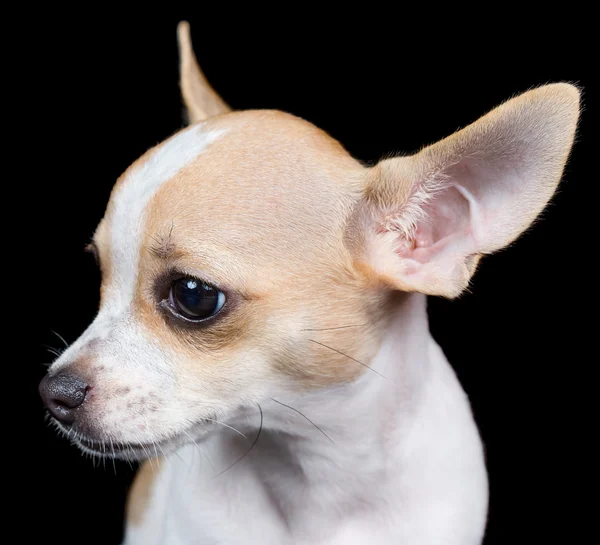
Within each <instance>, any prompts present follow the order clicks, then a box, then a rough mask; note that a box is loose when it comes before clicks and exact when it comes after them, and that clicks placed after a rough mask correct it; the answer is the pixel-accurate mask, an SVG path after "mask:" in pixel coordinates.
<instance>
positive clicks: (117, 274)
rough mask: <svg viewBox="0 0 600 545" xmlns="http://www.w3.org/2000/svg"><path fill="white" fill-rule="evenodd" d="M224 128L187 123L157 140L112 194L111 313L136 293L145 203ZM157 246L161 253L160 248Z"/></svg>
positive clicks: (221, 132) (131, 298)
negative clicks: (211, 129)
mask: <svg viewBox="0 0 600 545" xmlns="http://www.w3.org/2000/svg"><path fill="white" fill-rule="evenodd" d="M224 132H225V131H224V130H213V131H206V130H204V125H203V124H200V125H193V126H191V127H187V128H186V129H184V130H182V131H181V132H179V133H177V134H176V135H175V136H172V137H171V138H170V139H168V140H166V141H165V142H163V143H162V144H160V145H159V146H158V147H157V148H156V149H155V150H153V151H152V153H151V154H150V155H149V156H148V157H147V158H146V159H145V162H143V163H141V164H136V165H135V167H133V168H130V169H129V170H128V171H126V174H125V178H124V180H123V182H122V183H121V184H120V185H119V186H118V187H117V188H116V191H115V194H114V196H113V197H111V199H112V204H113V212H112V216H111V218H110V250H111V253H110V262H111V264H112V267H111V270H112V278H113V282H112V285H113V287H112V289H111V313H112V314H118V313H119V312H122V311H124V310H125V309H127V308H128V306H129V305H130V304H131V301H132V300H133V297H134V294H135V287H136V284H137V279H138V266H139V259H140V254H141V252H142V251H143V248H142V244H143V239H144V238H145V237H144V234H145V233H144V225H145V224H146V221H147V216H148V204H149V203H150V202H151V201H152V198H153V197H154V195H155V194H156V193H157V191H158V190H159V189H160V187H161V186H162V185H163V184H165V183H166V182H168V181H169V180H171V179H172V178H173V177H174V176H176V175H177V174H178V173H179V172H180V171H181V170H182V169H184V168H185V167H187V166H188V165H190V164H191V163H192V162H193V161H194V160H195V159H196V158H197V157H198V156H199V155H200V154H201V153H202V152H204V151H205V150H206V148H207V147H209V146H210V144H212V143H213V142H214V141H215V140H217V139H218V138H219V137H220V136H221V135H222V134H224ZM159 250H160V251H159V253H163V252H162V250H163V248H161V247H159Z"/></svg>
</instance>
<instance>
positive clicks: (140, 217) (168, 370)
mask: <svg viewBox="0 0 600 545" xmlns="http://www.w3.org/2000/svg"><path fill="white" fill-rule="evenodd" d="M220 134H222V131H212V132H205V131H203V130H202V125H196V126H193V127H189V128H187V129H185V130H183V131H182V132H180V133H178V134H177V135H175V136H174V137H172V138H171V139H170V140H167V141H166V142H165V143H164V144H163V145H161V146H160V147H158V148H157V149H156V150H155V151H154V152H152V153H151V155H150V157H149V158H148V160H147V161H146V162H145V163H144V164H142V165H141V166H139V167H137V168H134V169H132V170H131V171H130V172H128V173H127V174H126V178H125V179H124V180H123V182H122V184H121V185H120V187H118V188H117V190H116V193H115V195H114V197H113V200H114V210H113V214H112V216H111V218H110V233H111V247H110V252H111V256H110V261H111V264H112V270H111V273H112V282H111V283H110V285H108V286H107V292H106V294H105V298H104V302H103V305H102V309H101V310H100V312H99V313H98V315H97V316H96V318H95V320H94V321H93V322H92V324H91V325H90V326H89V327H88V328H87V329H86V331H85V332H84V333H83V334H82V335H81V336H80V337H79V339H77V340H76V341H75V342H74V343H73V344H72V345H71V346H70V347H69V348H68V349H67V350H66V351H65V352H64V353H63V354H62V355H61V357H60V358H58V360H57V361H56V362H54V364H53V365H52V366H51V368H50V370H49V372H50V373H51V374H54V373H57V372H59V371H60V370H63V369H65V368H68V367H69V366H70V365H72V364H74V363H75V364H76V363H77V361H78V359H79V358H81V357H83V358H85V357H86V356H89V354H90V353H89V351H88V346H89V345H90V343H91V342H93V341H94V342H100V343H101V345H102V348H101V349H97V350H94V351H93V356H94V363H93V365H92V366H91V367H90V368H89V369H88V373H89V374H90V375H93V376H94V379H93V380H94V383H95V384H94V385H93V386H94V390H95V393H96V395H95V397H96V399H102V401H103V404H104V405H105V408H104V410H102V411H101V413H102V418H98V419H97V422H96V423H95V425H96V426H97V427H99V428H101V429H102V431H103V433H104V434H105V435H106V436H107V437H109V438H110V440H111V441H115V442H136V443H144V442H156V443H159V444H160V443H161V442H163V441H165V440H167V439H168V438H169V437H172V436H173V435H174V434H175V433H176V431H179V432H181V431H182V430H184V429H186V428H187V427H188V426H189V422H188V421H187V419H186V414H187V412H186V410H185V409H184V408H183V405H184V404H185V400H182V399H180V398H178V396H176V395H173V389H174V388H175V387H176V382H177V381H176V376H175V373H174V369H173V366H172V365H171V362H172V361H174V360H175V359H176V355H174V354H173V353H172V351H171V350H170V349H169V347H168V346H161V345H160V344H159V343H157V342H156V341H155V340H154V339H152V338H151V337H150V335H149V334H148V333H147V331H145V328H144V326H143V325H142V324H141V323H140V322H139V320H138V319H137V317H136V316H134V315H132V313H131V312H130V307H131V302H132V300H133V298H134V295H135V289H136V284H137V278H138V264H139V259H140V252H141V251H142V250H141V245H142V241H143V238H144V234H145V233H144V229H145V224H146V222H147V210H148V205H149V203H150V202H151V200H152V197H153V196H154V195H155V194H156V192H157V191H158V190H159V189H160V187H161V186H162V185H163V184H164V183H165V182H167V181H169V180H171V179H172V178H173V177H174V176H175V175H177V173H178V172H180V171H181V170H182V169H184V168H185V167H186V166H188V165H189V164H190V163H191V162H192V161H193V160H194V159H195V158H196V157H197V156H198V155H199V154H200V153H202V151H204V150H205V149H206V147H207V146H208V145H209V144H210V143H211V142H213V141H215V140H216V139H217V138H218V137H219V135H220ZM121 392H123V393H121ZM207 398H208V399H210V396H207ZM153 405H154V406H156V407H160V406H165V405H168V409H169V410H156V409H155V408H154V407H153ZM132 413H133V414H132ZM165 430H167V431H165ZM174 430H175V431H174Z"/></svg>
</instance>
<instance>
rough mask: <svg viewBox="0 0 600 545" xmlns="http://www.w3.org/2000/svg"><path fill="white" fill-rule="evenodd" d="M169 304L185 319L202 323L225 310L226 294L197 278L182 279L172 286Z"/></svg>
mask: <svg viewBox="0 0 600 545" xmlns="http://www.w3.org/2000/svg"><path fill="white" fill-rule="evenodd" d="M169 302H170V303H171V305H172V306H173V308H174V309H175V311H176V312H177V313H178V314H180V315H181V316H183V317H184V318H187V319H188V320H192V321H201V320H206V319H207V318H210V317H211V316H214V315H215V314H217V312H219V311H220V310H221V308H223V305H224V304H225V294H224V293H223V292H222V291H219V290H218V289H216V288H213V287H212V286H209V285H208V284H204V283H203V282H201V281H200V280H197V279H195V278H180V279H178V280H175V282H173V284H172V285H171V292H170V294H169Z"/></svg>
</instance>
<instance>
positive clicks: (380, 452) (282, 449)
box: [125, 294, 488, 545]
mask: <svg viewBox="0 0 600 545" xmlns="http://www.w3.org/2000/svg"><path fill="white" fill-rule="evenodd" d="M372 367H373V368H374V369H375V370H377V371H378V372H379V373H381V375H383V376H384V377H385V378H383V377H382V376H380V375H377V374H376V373H371V372H367V373H365V374H364V375H363V376H362V377H361V379H360V380H359V381H358V382H356V383H354V384H351V385H348V386H343V387H338V388H335V389H330V390H327V391H322V392H320V393H313V394H310V395H307V396H297V395H296V396H294V395H292V394H291V393H289V394H288V395H287V396H286V394H285V393H284V392H279V393H278V400H279V401H281V402H284V403H286V404H289V405H290V406H293V407H294V408H296V409H298V410H301V411H302V412H303V413H304V414H305V415H306V416H307V417H308V418H310V419H311V420H312V421H313V422H315V423H316V424H317V425H318V426H319V427H320V428H321V429H322V430H323V431H324V432H325V433H326V434H327V435H328V436H329V437H330V438H331V441H330V440H329V439H327V437H325V436H324V435H323V434H322V433H320V432H319V431H318V430H317V429H316V428H314V427H313V426H312V425H311V424H310V423H309V422H308V421H307V420H305V419H304V418H302V417H301V416H300V415H298V414H297V413H295V412H293V411H291V410H289V409H287V408H285V407H283V406H281V405H278V404H277V403H274V402H265V403H263V404H262V409H263V413H264V421H263V431H262V434H261V437H260V440H259V441H258V442H257V444H256V446H255V448H254V449H253V450H252V451H251V453H250V454H249V455H248V456H246V457H245V458H244V459H243V460H242V461H241V462H239V463H238V464H237V465H235V466H234V467H233V468H231V469H230V470H229V471H226V472H225V473H223V474H220V473H221V472H222V471H223V470H224V469H225V468H227V467H228V466H229V465H230V464H231V463H233V462H234V461H235V460H236V459H238V458H239V457H240V456H242V455H243V454H244V452H246V451H247V450H248V447H249V445H250V442H251V441H252V440H253V439H254V437H255V435H256V428H257V426H258V422H259V420H260V414H259V412H258V410H254V411H250V412H247V413H246V414H244V415H243V416H240V417H239V418H237V419H235V420H233V421H232V424H234V425H235V426H236V427H237V428H239V429H241V430H242V431H244V432H245V433H246V434H247V435H248V440H247V441H246V440H244V439H243V438H240V437H239V436H237V435H235V434H233V433H227V432H224V433H222V434H217V435H212V436H210V437H209V438H208V439H207V440H206V441H204V442H202V443H200V444H199V445H192V446H187V447H185V448H183V449H181V450H179V452H178V455H179V456H176V457H173V456H171V457H168V458H167V459H166V461H165V462H164V465H163V466H162V468H161V470H160V473H159V476H158V479H157V480H156V482H155V484H154V487H153V489H152V491H151V494H152V499H151V503H150V509H149V510H148V511H147V513H146V514H145V517H144V520H143V522H142V524H141V525H140V526H135V525H132V524H130V525H129V526H128V530H127V536H126V541H125V543H126V545H163V544H168V545H179V544H182V545H183V544H189V543H200V544H204V543H206V544H217V543H218V544H221V543H222V544H238V543H239V544H244V545H258V544H260V545H358V544H361V545H362V544H365V543H369V544H371V545H389V544H392V543H398V544H402V543H407V544H408V543H410V545H475V544H478V543H480V541H481V538H482V535H483V531H484V525H485V519H486V508H487V495H488V491H487V477H486V472H485V467H484V462H483V452H482V447H481V442H480V439H479V436H478V432H477V429H476V427H475V423H474V421H473V418H472V416H471V411H470V408H469V404H468V401H467V398H466V395H465V394H464V393H463V391H462V389H461V387H460V385H459V383H458V381H457V379H456V377H455V375H454V373H453V371H452V369H451V367H450V366H449V364H448V363H447V361H446V359H445V357H444V355H443V353H442V351H441V350H440V348H439V347H438V346H437V344H436V343H435V342H434V341H433V339H432V338H431V336H430V334H429V331H428V326H427V316H426V309H425V297H424V296H422V295H418V294H415V295H412V296H410V298H409V301H408V302H407V303H406V305H404V306H403V308H401V309H399V310H398V312H397V314H396V315H395V317H394V320H393V322H392V323H391V325H390V327H389V330H388V331H387V334H386V335H385V338H384V341H383V344H382V346H381V348H380V350H379V353H378V354H377V356H376V358H375V360H374V361H373V362H372ZM349 422H350V423H351V425H350V426H349V425H348V423H349Z"/></svg>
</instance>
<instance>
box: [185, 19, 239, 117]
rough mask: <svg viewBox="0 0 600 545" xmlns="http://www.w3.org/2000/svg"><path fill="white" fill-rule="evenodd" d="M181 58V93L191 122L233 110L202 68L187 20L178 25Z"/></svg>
mask: <svg viewBox="0 0 600 545" xmlns="http://www.w3.org/2000/svg"><path fill="white" fill-rule="evenodd" d="M177 38H178V41H179V60H180V86H181V94H182V95H183V100H184V102H185V106H186V108H187V113H188V121H189V123H190V124H193V123H198V122H199V121H202V120H203V119H207V118H208V117H211V116H213V115H218V114H223V113H226V112H229V111H231V108H230V107H229V106H228V105H227V104H226V103H225V102H224V101H223V99H222V98H221V97H220V96H219V95H218V94H217V93H216V92H215V90H214V89H213V88H212V87H211V85H210V83H208V80H207V79H206V76H205V75H204V73H203V72H202V70H201V69H200V66H199V65H198V61H197V60H196V57H195V55H194V50H193V49H192V40H191V38H190V25H189V24H188V23H187V22H186V21H182V22H181V23H179V26H178V27H177Z"/></svg>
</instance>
